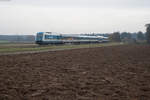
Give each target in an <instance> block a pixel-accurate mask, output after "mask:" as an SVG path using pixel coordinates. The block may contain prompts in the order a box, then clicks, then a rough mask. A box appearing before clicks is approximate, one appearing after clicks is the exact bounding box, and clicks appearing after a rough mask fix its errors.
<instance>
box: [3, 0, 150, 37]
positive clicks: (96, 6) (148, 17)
mask: <svg viewBox="0 0 150 100" xmlns="http://www.w3.org/2000/svg"><path fill="white" fill-rule="evenodd" d="M146 23H150V0H0V34H19V35H21V34H35V33H36V32H41V31H42V32H43V31H44V32H45V31H52V32H58V33H59V32H60V33H92V32H95V33H96V32H98V33H111V32H115V31H120V32H123V31H127V32H137V31H143V32H145V27H144V25H145V24H146Z"/></svg>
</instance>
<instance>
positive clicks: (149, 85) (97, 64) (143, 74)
mask: <svg viewBox="0 0 150 100" xmlns="http://www.w3.org/2000/svg"><path fill="white" fill-rule="evenodd" d="M0 100H150V46H148V45H143V46H141V45H130V46H113V47H100V48H90V49H78V50H66V51H53V52H47V53H35V54H20V55H7V56H6V55H5V56H4V55H3V56H0Z"/></svg>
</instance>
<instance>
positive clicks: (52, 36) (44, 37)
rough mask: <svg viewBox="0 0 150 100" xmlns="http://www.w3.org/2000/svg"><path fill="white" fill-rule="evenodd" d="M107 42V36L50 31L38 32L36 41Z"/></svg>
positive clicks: (44, 42)
mask: <svg viewBox="0 0 150 100" xmlns="http://www.w3.org/2000/svg"><path fill="white" fill-rule="evenodd" d="M101 42H108V38H107V37H103V36H86V35H78V34H56V33H52V32H38V33H37V35H36V43H37V44H39V45H42V44H66V43H71V44H81V43H101Z"/></svg>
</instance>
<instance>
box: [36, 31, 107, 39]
mask: <svg viewBox="0 0 150 100" xmlns="http://www.w3.org/2000/svg"><path fill="white" fill-rule="evenodd" d="M38 33H46V34H50V35H61V36H64V37H77V38H78V37H79V38H93V39H94V38H100V39H101V38H103V39H108V37H104V36H88V35H83V34H60V33H56V32H38Z"/></svg>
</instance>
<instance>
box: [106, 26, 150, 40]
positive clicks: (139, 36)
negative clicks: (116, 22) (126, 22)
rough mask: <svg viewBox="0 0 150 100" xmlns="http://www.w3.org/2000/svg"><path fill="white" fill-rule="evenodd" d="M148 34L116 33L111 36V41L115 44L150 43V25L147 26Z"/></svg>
mask: <svg viewBox="0 0 150 100" xmlns="http://www.w3.org/2000/svg"><path fill="white" fill-rule="evenodd" d="M145 26H146V33H143V32H141V31H139V32H137V33H130V32H122V33H120V32H114V33H112V34H110V35H109V40H110V41H113V42H141V41H143V42H145V41H146V42H147V43H150V24H146V25H145Z"/></svg>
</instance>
